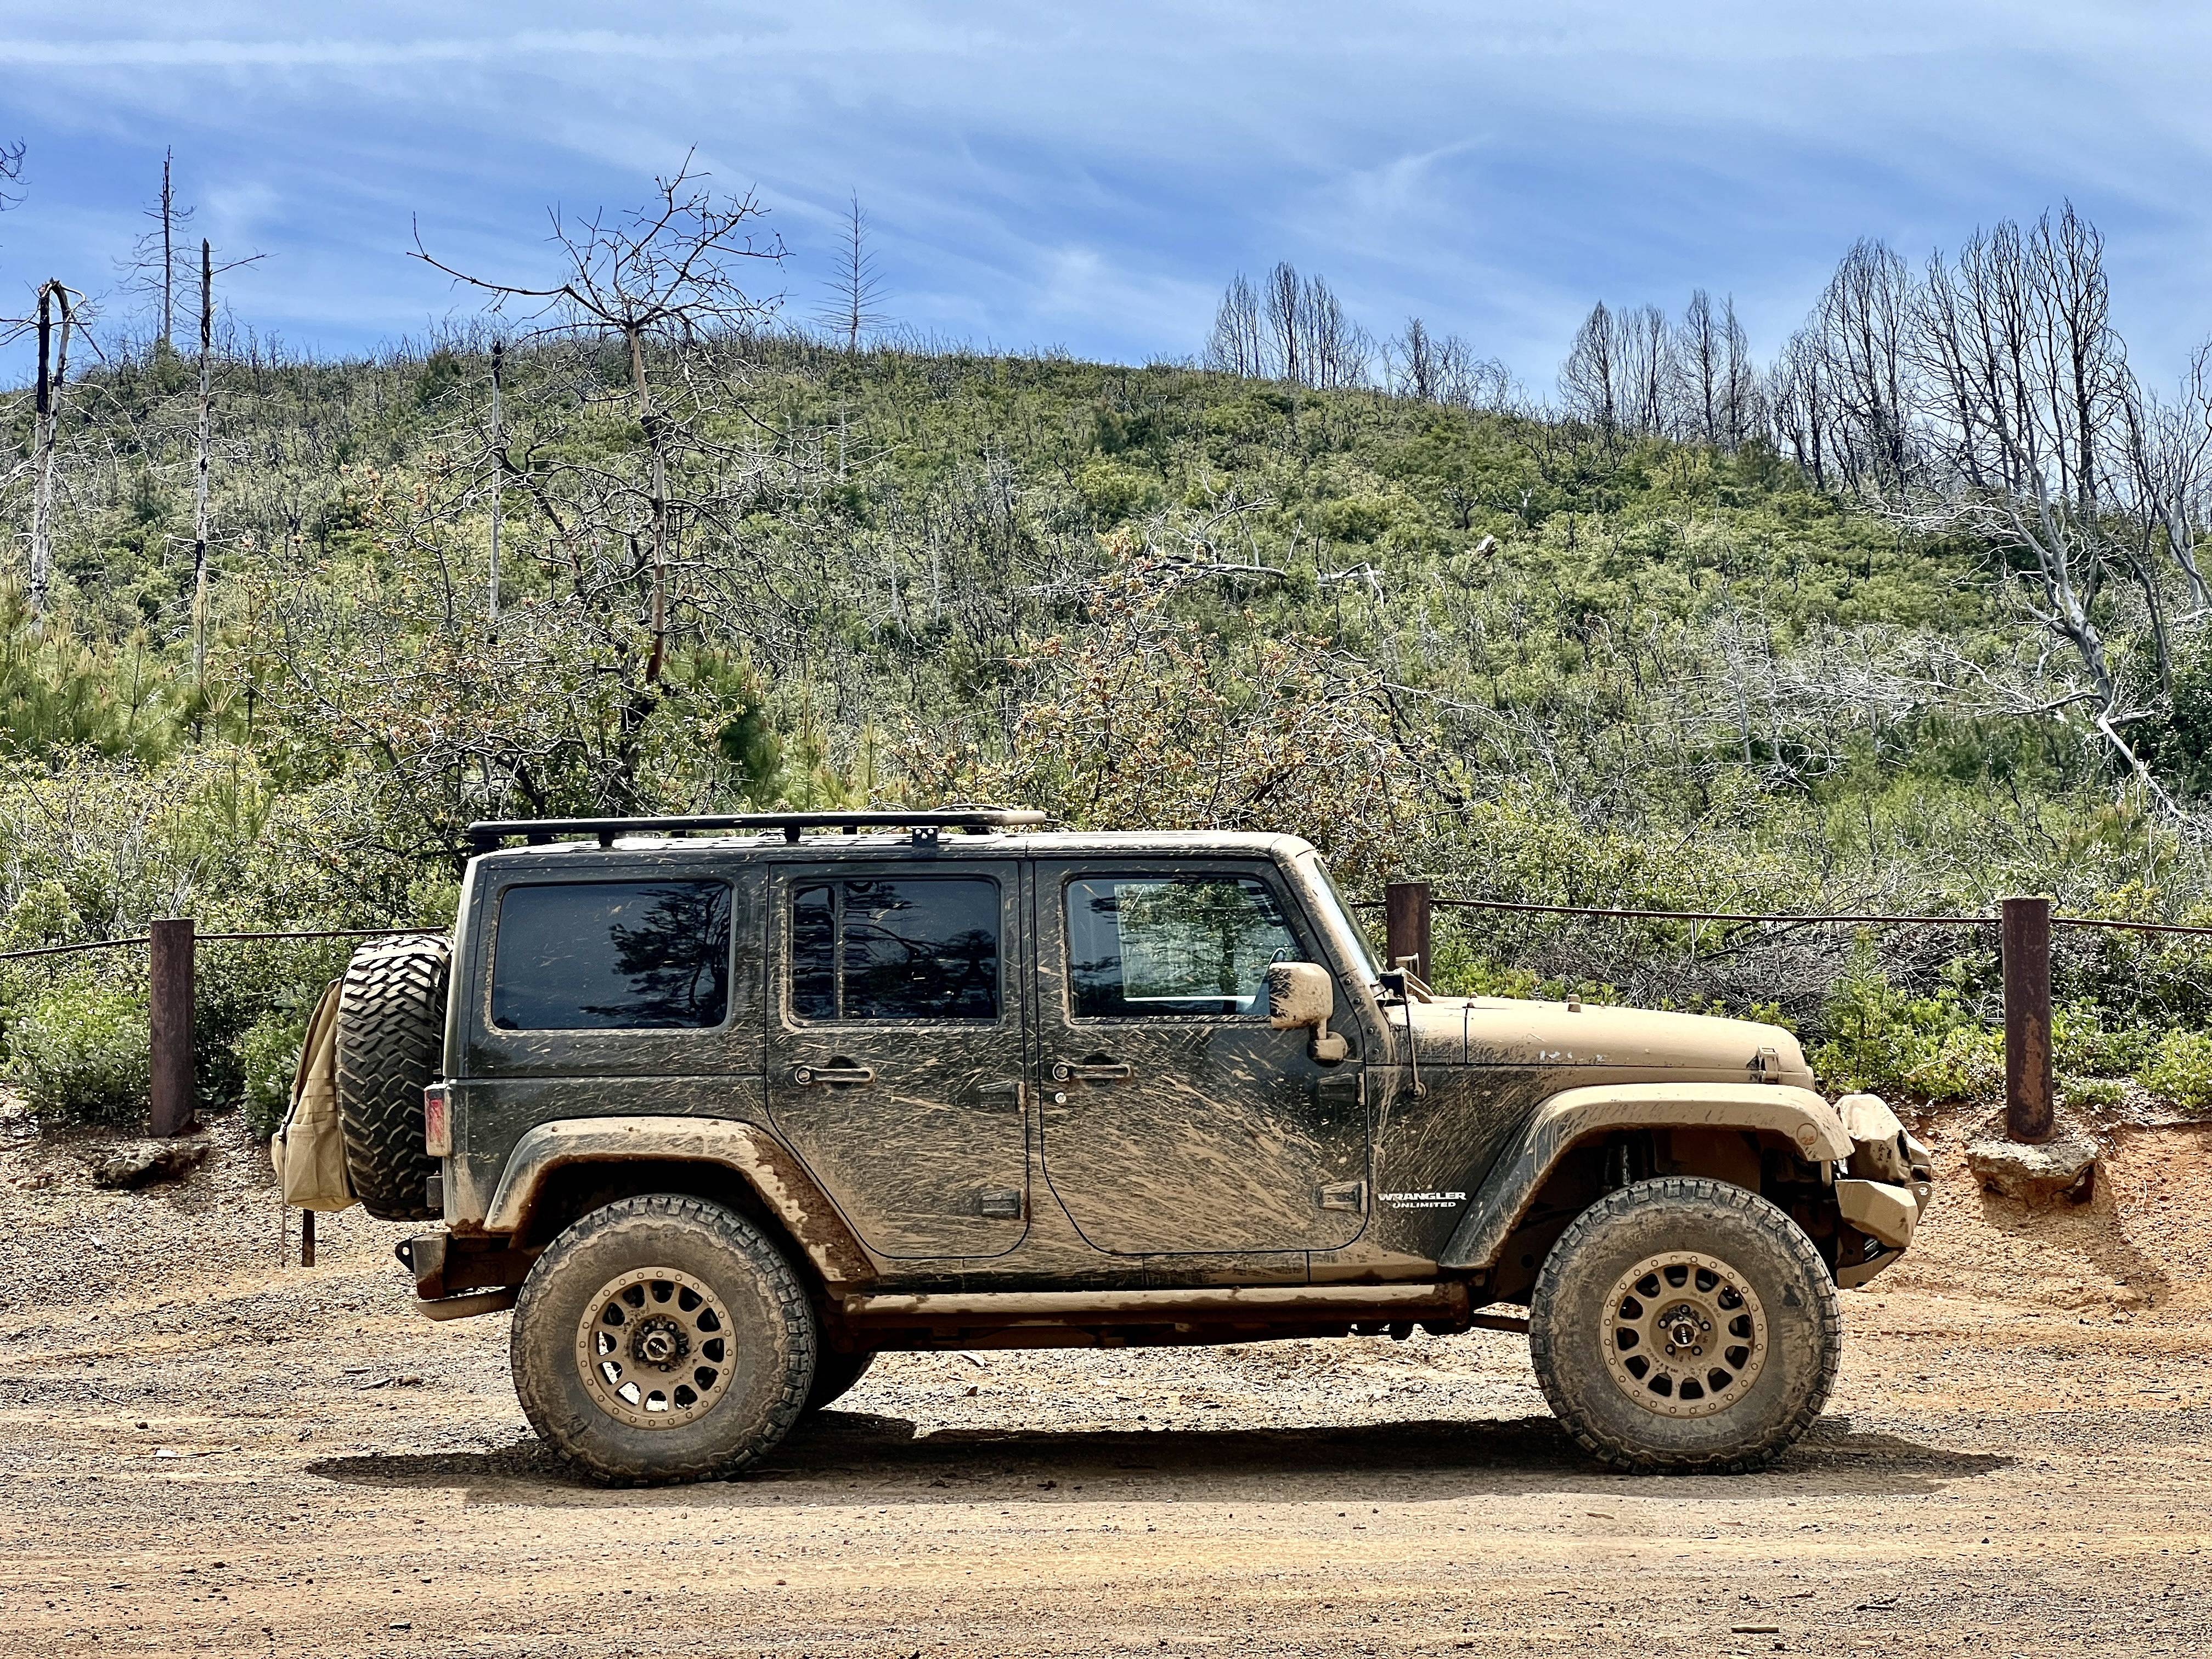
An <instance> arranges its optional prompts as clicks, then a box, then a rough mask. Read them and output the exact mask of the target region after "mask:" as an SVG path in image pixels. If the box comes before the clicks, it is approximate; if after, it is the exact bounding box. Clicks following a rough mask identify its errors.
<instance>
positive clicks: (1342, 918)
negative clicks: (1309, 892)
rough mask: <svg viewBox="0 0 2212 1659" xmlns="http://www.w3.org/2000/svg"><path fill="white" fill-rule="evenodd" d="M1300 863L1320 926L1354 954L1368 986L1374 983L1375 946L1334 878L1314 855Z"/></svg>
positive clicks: (1378, 966) (1376, 966)
mask: <svg viewBox="0 0 2212 1659" xmlns="http://www.w3.org/2000/svg"><path fill="white" fill-rule="evenodd" d="M1300 861H1301V862H1302V863H1304V865H1305V866H1306V867H1307V868H1308V869H1310V870H1311V871H1312V872H1313V874H1314V877H1315V881H1314V896H1315V898H1316V900H1317V901H1318V902H1319V904H1320V908H1321V912H1322V916H1321V920H1322V923H1323V924H1324V925H1326V926H1327V927H1329V929H1330V930H1331V931H1332V932H1333V933H1335V935H1336V936H1337V938H1338V939H1341V940H1343V941H1344V942H1345V943H1346V944H1348V945H1351V946H1352V949H1353V950H1354V951H1357V952H1358V956H1357V957H1356V962H1357V964H1358V967H1359V969H1360V970H1361V971H1362V972H1363V973H1364V974H1365V975H1366V976H1367V982H1368V983H1369V984H1370V985H1372V984H1374V983H1376V975H1378V974H1380V973H1381V972H1382V971H1383V964H1382V963H1381V961H1380V960H1378V959H1377V958H1376V955H1375V947H1374V946H1373V945H1370V944H1369V943H1368V942H1367V935H1366V933H1364V932H1363V931H1362V930H1361V928H1360V926H1359V923H1358V921H1356V920H1355V919H1354V918H1353V916H1352V907H1351V906H1350V905H1349V904H1347V903H1346V902H1345V900H1344V895H1343V894H1342V893H1341V892H1340V891H1338V890H1337V885H1336V878H1335V877H1334V876H1332V875H1330V874H1329V872H1328V865H1327V864H1325V863H1323V862H1322V856H1321V854H1318V853H1308V854H1304V856H1303V858H1302V859H1301V860H1300Z"/></svg>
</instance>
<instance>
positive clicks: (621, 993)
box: [491, 881, 730, 1031]
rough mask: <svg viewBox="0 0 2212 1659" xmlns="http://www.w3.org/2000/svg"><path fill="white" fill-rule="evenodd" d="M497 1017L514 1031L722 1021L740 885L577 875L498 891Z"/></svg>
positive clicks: (494, 1012) (680, 1026)
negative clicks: (733, 893) (733, 902)
mask: <svg viewBox="0 0 2212 1659" xmlns="http://www.w3.org/2000/svg"><path fill="white" fill-rule="evenodd" d="M498 938H499V943H498V945H497V947H496V949H495V953H494V957H493V962H492V972H491V1023H492V1024H494V1025H495V1026H497V1027H499V1028H500V1029H501V1030H507V1031H576V1030H605V1029H611V1028H620V1029H624V1030H671V1029H678V1030H680V1029H684V1028H687V1027H688V1028H693V1029H697V1028H702V1027H706V1026H711V1025H720V1024H721V1023H722V1019H723V1017H724V1016H725V1015H726V1013H727V1012H729V1006H730V888H729V884H728V883H726V882H720V881H577V882H562V883H558V884H547V885H544V886H530V887H510V888H508V889H507V891H506V892H505V893H503V894H501V896H500V902H499V934H498Z"/></svg>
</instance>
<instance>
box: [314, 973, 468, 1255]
mask: <svg viewBox="0 0 2212 1659" xmlns="http://www.w3.org/2000/svg"><path fill="white" fill-rule="evenodd" d="M451 955H452V952H451V950H450V948H449V947H448V946H447V943H446V941H445V940H444V939H422V938H410V939H381V940H379V941H378V942H377V943H375V944H374V945H363V946H362V948H361V949H360V950H358V951H355V952H354V953H353V960H352V961H351V962H350V963H348V964H347V965H346V971H345V980H344V982H343V985H342V986H341V987H340V988H339V991H338V1042H337V1050H338V1054H337V1061H338V1065H337V1072H338V1078H337V1082H338V1090H337V1093H338V1116H339V1119H340V1121H341V1122H342V1123H343V1126H344V1128H345V1152H346V1174H347V1176H349V1178H350V1179H351V1180H352V1182H353V1190H354V1194H355V1195H356V1197H358V1198H359V1199H360V1200H361V1201H362V1207H363V1208H364V1209H366V1210H367V1211H368V1212H369V1213H370V1214H371V1215H373V1216H374V1217H376V1218H378V1219H379V1220H380V1221H429V1220H435V1218H437V1216H438V1212H437V1211H436V1210H435V1209H434V1208H432V1207H431V1205H430V1202H429V1192H428V1186H429V1181H430V1177H431V1176H435V1175H436V1174H437V1173H438V1161H437V1159H435V1158H432V1157H431V1156H430V1155H429V1153H428V1152H425V1151H424V1150H423V1146H422V1091H423V1090H424V1088H426V1087H427V1086H428V1085H430V1084H431V1083H433V1082H435V1081H436V1079H438V1077H439V1076H440V1074H441V1071H442V1068H443V1065H444V1061H445V1051H446V978H447V963H448V962H449V961H450V959H451Z"/></svg>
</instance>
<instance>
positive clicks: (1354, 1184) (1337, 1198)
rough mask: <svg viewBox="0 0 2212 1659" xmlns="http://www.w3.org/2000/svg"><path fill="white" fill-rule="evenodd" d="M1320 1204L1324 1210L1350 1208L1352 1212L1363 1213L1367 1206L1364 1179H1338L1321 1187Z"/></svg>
mask: <svg viewBox="0 0 2212 1659" xmlns="http://www.w3.org/2000/svg"><path fill="white" fill-rule="evenodd" d="M1321 1206H1322V1209H1324V1210H1350V1211H1352V1212H1353V1213H1354V1214H1362V1213H1364V1212H1365V1211H1366V1208H1367V1183H1366V1182H1364V1181H1340V1182H1336V1183H1335V1184H1334V1186H1328V1187H1324V1188H1322V1189H1321Z"/></svg>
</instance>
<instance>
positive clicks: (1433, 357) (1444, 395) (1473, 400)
mask: <svg viewBox="0 0 2212 1659" xmlns="http://www.w3.org/2000/svg"><path fill="white" fill-rule="evenodd" d="M1379 355H1380V356H1381V358H1382V362H1383V380H1384V383H1385V384H1386V385H1388V386H1389V388H1390V390H1391V391H1393V392H1396V393H1397V394H1398V395H1399V396H1400V397H1401V398H1423V399H1425V400H1426V401H1427V402H1430V403H1434V404H1445V405H1446V406H1448V407H1450V408H1455V409H1502V408H1504V406H1505V404H1507V403H1508V402H1509V401H1510V399H1511V397H1512V394H1513V375H1512V372H1511V371H1510V369H1508V368H1506V367H1505V365H1504V363H1502V362H1499V361H1498V359H1497V358H1495V357H1480V356H1476V355H1475V352H1474V348H1473V347H1472V346H1470V345H1468V343H1467V342H1466V341H1465V340H1462V338H1460V337H1459V336H1458V335H1456V334H1443V335H1439V334H1437V333H1435V332H1433V331H1431V329H1430V328H1429V326H1428V325H1427V324H1426V323H1425V322H1423V321H1422V320H1421V319H1419V317H1409V318H1407V319H1406V326H1405V327H1404V329H1403V330H1401V331H1400V332H1399V334H1398V336H1397V337H1395V339H1392V340H1389V341H1386V342H1385V343H1383V345H1382V346H1381V347H1380V348H1379Z"/></svg>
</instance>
